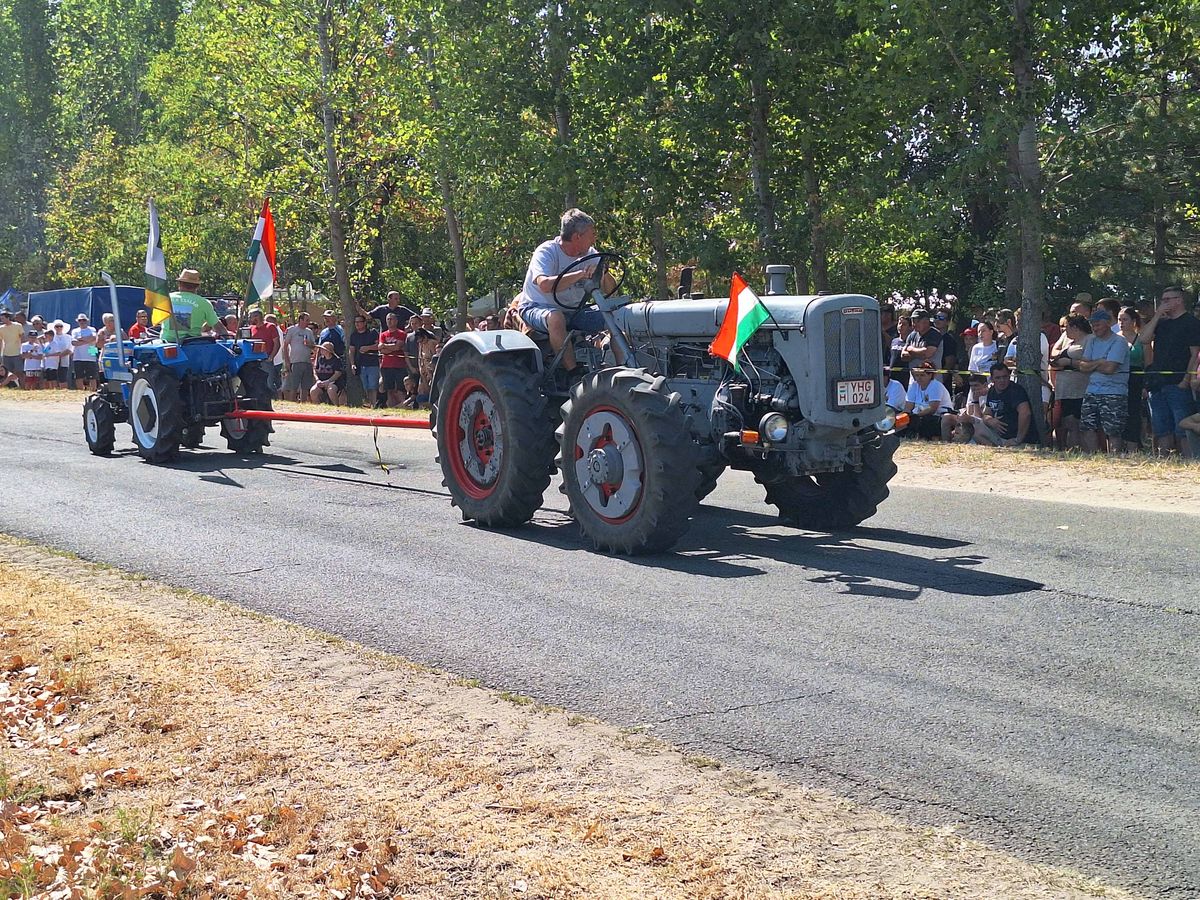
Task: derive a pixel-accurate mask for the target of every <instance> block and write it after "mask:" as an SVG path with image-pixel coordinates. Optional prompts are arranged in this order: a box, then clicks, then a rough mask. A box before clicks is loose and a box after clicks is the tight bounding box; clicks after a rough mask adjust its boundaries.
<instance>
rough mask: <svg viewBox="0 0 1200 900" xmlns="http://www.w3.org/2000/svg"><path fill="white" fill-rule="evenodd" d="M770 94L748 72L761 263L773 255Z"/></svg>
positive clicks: (759, 76) (763, 82) (760, 79)
mask: <svg viewBox="0 0 1200 900" xmlns="http://www.w3.org/2000/svg"><path fill="white" fill-rule="evenodd" d="M770 112H771V97H770V93H769V91H768V90H767V84H766V78H765V76H764V75H762V74H761V73H759V72H757V71H753V70H752V71H751V73H750V179H751V181H752V182H753V184H754V193H755V196H756V197H757V199H758V252H759V255H760V256H761V258H762V260H763V264H764V265H769V264H770V263H772V262H773V261H774V258H775V198H774V196H773V195H772V194H771V163H770V156H771V144H770V142H771V134H770V130H769V128H768V126H767V122H768V118H769V116H770Z"/></svg>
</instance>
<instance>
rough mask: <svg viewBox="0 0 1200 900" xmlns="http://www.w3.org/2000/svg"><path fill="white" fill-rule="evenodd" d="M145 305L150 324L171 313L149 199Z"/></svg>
mask: <svg viewBox="0 0 1200 900" xmlns="http://www.w3.org/2000/svg"><path fill="white" fill-rule="evenodd" d="M146 306H147V307H148V308H149V310H150V324H151V325H152V326H153V327H154V328H157V327H158V326H159V325H161V324H162V323H163V322H165V321H167V319H169V318H171V316H172V315H173V313H172V311H171V286H170V285H169V284H167V260H166V257H164V256H163V250H162V236H161V235H160V234H159V231H158V210H157V209H155V208H154V201H153V200H151V201H150V238H149V240H147V241H146Z"/></svg>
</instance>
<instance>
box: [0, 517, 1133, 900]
mask: <svg viewBox="0 0 1200 900" xmlns="http://www.w3.org/2000/svg"><path fill="white" fill-rule="evenodd" d="M0 553H2V554H3V562H2V563H0V621H2V622H3V623H4V626H3V631H2V632H0V669H2V670H3V672H0V701H2V702H0V710H2V713H3V728H4V741H5V745H6V746H5V749H4V757H3V765H2V766H0V792H2V794H0V798H2V800H3V805H2V814H0V829H2V830H3V838H4V840H3V842H2V844H3V850H0V884H3V885H5V886H6V887H9V888H10V891H12V892H15V895H16V896H39V897H59V896H61V897H69V896H76V895H77V894H72V893H71V891H72V889H73V888H80V889H81V890H83V892H84V893H87V894H88V895H89V896H90V895H91V893H93V892H95V891H97V890H98V889H99V887H100V886H101V885H102V884H103V883H104V882H105V879H108V880H109V882H110V884H111V883H112V882H113V881H114V880H115V882H116V883H118V884H123V885H126V886H129V887H131V889H132V888H138V889H139V890H140V889H146V888H151V890H148V891H146V893H145V894H138V896H143V895H145V896H196V897H201V896H204V897H207V896H219V897H242V896H252V897H268V896H276V897H308V896H314V897H315V896H322V897H326V896H327V897H337V898H344V897H352V896H354V897H391V896H399V895H401V894H403V895H404V896H416V897H431V898H432V897H439V898H444V897H499V896H529V897H551V896H553V897H571V896H603V897H664V898H665V897H714V898H715V897H872V898H875V897H931V896H939V897H940V896H953V897H995V896H1005V897H1035V896H1036V897H1048V896H1055V897H1076V896H1078V897H1083V896H1088V897H1092V896H1105V897H1121V896H1126V895H1125V894H1123V893H1122V892H1120V891H1116V890H1113V889H1108V888H1105V887H1103V886H1101V885H1098V884H1096V883H1094V882H1091V881H1088V880H1086V879H1084V878H1082V877H1080V876H1078V875H1074V874H1071V873H1067V872H1061V871H1055V870H1051V869H1048V868H1043V867H1038V866H1034V865H1030V864H1029V863H1026V862H1023V861H1021V860H1018V859H1016V858H1014V857H1011V856H1009V855H1006V854H1004V853H1000V852H997V851H995V850H992V849H989V848H987V847H985V846H983V845H981V844H978V843H975V842H972V841H968V840H964V839H962V838H960V837H958V836H956V835H955V834H954V832H953V830H952V829H929V828H919V827H913V826H910V825H907V824H905V823H903V822H900V821H897V820H895V819H891V818H888V817H885V816H883V815H880V814H878V813H875V812H873V811H870V810H867V809H863V808H860V807H857V806H855V805H853V804H851V803H849V802H847V801H845V800H843V799H840V798H838V797H836V796H832V795H829V794H826V793H819V792H813V791H807V790H803V789H800V788H797V787H795V786H792V785H789V784H787V783H785V782H783V781H781V780H779V779H776V778H773V777H768V776H762V775H755V774H749V773H745V772H739V771H734V770H729V769H722V768H719V767H718V766H716V765H715V763H714V762H713V761H711V760H707V759H702V758H695V757H688V756H685V755H683V754H681V753H679V752H677V751H674V750H671V749H670V748H667V747H664V746H662V745H661V744H658V743H657V742H654V741H652V740H649V739H647V738H645V737H643V736H640V735H636V734H628V733H623V732H621V731H619V730H617V729H615V728H612V727H609V726H607V725H604V724H601V723H597V722H593V721H590V720H585V719H583V718H582V717H579V716H575V715H572V714H570V713H568V712H564V711H561V710H553V709H546V708H539V707H537V706H535V705H533V704H531V703H529V702H528V701H526V700H525V699H524V698H519V697H512V696H510V695H505V694H501V693H497V692H494V691H490V690H485V689H482V688H478V687H473V686H471V685H469V684H466V683H464V682H462V681H461V680H457V679H455V678H453V677H451V676H448V675H445V674H441V673H437V672H432V671H428V670H425V669H422V668H419V667H416V666H413V665H411V664H408V663H405V662H404V661H403V660H399V659H397V658H395V657H389V656H384V655H382V654H377V653H373V652H369V651H366V650H364V649H362V648H360V647H357V646H354V645H350V644H347V643H344V642H341V641H338V640H335V639H332V638H329V637H327V636H322V635H319V634H316V633H312V632H308V631H305V630H303V629H300V628H298V627H295V626H291V625H287V624H284V623H280V622H277V621H274V620H270V619H266V618H264V617H261V616H258V615H256V614H251V613H248V612H245V611H243V610H240V609H237V608H236V607H231V606H227V605H225V604H222V603H220V602H218V601H215V600H211V599H208V598H204V597H200V596H198V595H191V594H187V593H185V592H180V591H175V590H171V589H167V588H164V587H162V586H160V585H157V584H154V583H152V582H149V581H147V580H144V579H142V578H140V577H138V576H133V575H127V574H122V573H120V572H117V571H115V570H112V569H106V568H102V567H99V566H94V565H91V564H88V563H84V562H82V561H80V560H77V559H74V558H70V557H64V556H61V555H55V554H51V553H50V552H49V551H46V550H44V549H40V548H37V547H34V546H31V545H28V544H24V543H21V542H17V541H15V540H11V539H7V538H0ZM5 879H7V880H5ZM22 892H23V893H22ZM132 895H133V894H128V896H132ZM106 896H108V894H106ZM113 896H115V894H113Z"/></svg>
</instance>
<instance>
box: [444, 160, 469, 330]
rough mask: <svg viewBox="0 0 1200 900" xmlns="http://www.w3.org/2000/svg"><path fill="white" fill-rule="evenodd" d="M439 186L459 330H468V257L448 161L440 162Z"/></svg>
mask: <svg viewBox="0 0 1200 900" xmlns="http://www.w3.org/2000/svg"><path fill="white" fill-rule="evenodd" d="M438 186H439V187H440V189H441V192H442V210H443V212H445V214H446V234H447V235H448V236H449V238H450V247H451V249H452V250H453V251H454V292H455V295H456V296H457V297H458V316H457V318H458V323H457V328H458V330H459V331H466V330H467V312H468V305H469V304H468V300H467V257H466V253H464V251H463V239H462V229H460V228H459V225H458V214H457V213H456V212H455V207H454V186H453V184H452V183H451V181H450V173H449V171H448V169H447V165H446V161H445V160H444V159H443V160H441V161H440V162H439V163H438Z"/></svg>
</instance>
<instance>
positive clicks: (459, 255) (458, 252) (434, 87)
mask: <svg viewBox="0 0 1200 900" xmlns="http://www.w3.org/2000/svg"><path fill="white" fill-rule="evenodd" d="M432 40H433V35H432V30H431V32H430V41H432ZM425 64H426V67H427V68H428V70H429V108H430V109H431V110H432V111H433V114H434V116H435V118H436V121H435V122H434V129H435V133H436V136H437V149H438V161H437V179H438V190H439V191H440V192H441V195H442V213H443V214H444V215H445V217H446V236H447V237H448V238H449V240H450V249H451V251H452V252H453V254H454V294H455V297H456V298H457V299H458V310H457V316H456V318H457V320H458V321H457V323H456V327H457V328H458V330H459V331H466V330H467V312H468V309H469V302H468V299H467V256H466V253H465V251H464V250H463V238H462V228H460V227H459V222H458V212H457V207H456V205H455V202H454V181H453V180H452V179H451V177H450V162H449V151H448V148H447V146H446V141H445V138H444V134H445V129H444V127H443V124H444V123H443V122H442V121H441V116H440V114H441V111H442V99H441V95H440V90H439V86H438V78H437V66H436V60H435V58H434V52H433V46H432V44H431V45H430V46H427V47H426V48H425Z"/></svg>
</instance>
